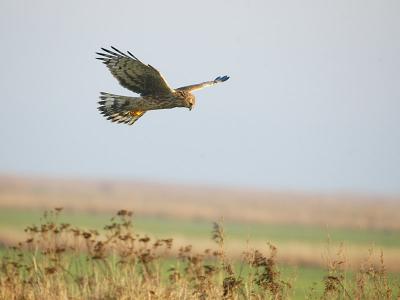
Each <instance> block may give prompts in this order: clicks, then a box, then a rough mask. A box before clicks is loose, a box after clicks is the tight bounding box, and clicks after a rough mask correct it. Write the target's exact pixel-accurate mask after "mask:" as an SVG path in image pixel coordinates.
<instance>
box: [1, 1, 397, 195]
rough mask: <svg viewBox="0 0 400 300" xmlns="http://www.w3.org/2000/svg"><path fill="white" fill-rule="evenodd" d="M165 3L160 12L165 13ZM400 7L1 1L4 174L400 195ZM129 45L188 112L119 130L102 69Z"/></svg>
mask: <svg viewBox="0 0 400 300" xmlns="http://www.w3.org/2000/svg"><path fill="white" fill-rule="evenodd" d="M155 5H156V6H157V7H155ZM399 13H400V2H397V1H379V2H378V1H361V0H355V1H345V0H340V1H334V2H329V3H328V2H320V1H316V0H314V1H302V2H297V1H208V0H207V1H202V2H201V5H199V3H197V4H195V3H189V2H185V1H168V2H159V3H157V4H154V3H147V2H146V3H142V2H136V1H116V2H113V3H112V4H111V3H110V2H108V1H96V3H93V4H91V3H89V2H79V1H69V2H53V1H35V2H29V1H10V0H6V1H2V2H1V3H0V16H1V18H0V24H1V28H0V37H1V41H2V47H1V48H0V53H1V54H2V59H3V62H2V68H0V78H1V80H0V88H1V90H2V97H1V100H0V101H1V103H2V104H3V108H2V110H1V112H0V116H1V118H0V137H1V138H2V145H1V147H0V174H7V173H9V174H24V175H35V174H36V175H43V176H49V177H51V176H57V177H63V176H67V177H85V178H125V179H134V180H146V181H153V182H168V183H174V182H176V183H189V184H190V183H201V184H212V185H224V186H227V185H228V186H235V185H238V186H243V187H260V188H267V189H273V190H299V191H303V190H304V191H316V192H324V193H325V192H361V193H371V194H388V195H400V156H399V153H400V130H399V128H400V89H399V80H400V56H399V53H400V40H399V38H398V37H399V36H400V20H399V18H398V16H399ZM110 45H113V46H116V47H117V48H119V49H120V50H122V51H126V50H129V51H131V52H132V53H134V54H135V55H136V56H137V57H139V58H140V59H141V60H142V61H143V62H145V63H149V64H151V65H152V66H154V67H156V68H157V69H159V70H160V71H161V73H162V74H163V75H164V76H165V77H166V79H167V81H168V82H169V83H170V85H171V86H173V87H179V86H182V85H187V84H192V83H197V82H201V81H205V80H210V79H213V78H215V77H216V76H219V75H229V76H231V78H230V80H229V81H227V82H225V83H223V84H220V85H217V86H215V87H211V88H208V89H205V90H202V91H199V92H196V93H195V94H196V98H197V100H196V106H195V107H194V109H193V110H192V111H191V112H189V111H188V110H185V109H173V110H164V111H154V112H149V113H147V114H146V115H145V116H143V117H142V118H141V119H140V120H139V121H138V122H137V123H136V124H135V125H133V126H126V125H116V124H112V123H110V122H109V121H107V120H105V119H104V118H103V117H102V116H101V115H100V114H99V113H98V111H97V109H96V106H97V104H96V102H97V101H98V96H99V92H100V91H105V92H111V93H115V94H121V95H128V96H129V95H134V94H133V93H131V92H130V91H128V90H126V89H124V88H122V87H121V86H119V84H118V82H117V81H116V80H115V79H114V78H113V77H112V76H111V74H110V73H109V71H108V70H107V69H106V68H105V66H104V65H103V64H101V63H100V62H99V61H97V60H95V52H96V51H98V50H99V49H100V47H109V46H110Z"/></svg>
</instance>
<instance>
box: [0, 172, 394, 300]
mask: <svg viewBox="0 0 400 300" xmlns="http://www.w3.org/2000/svg"><path fill="white" fill-rule="evenodd" d="M54 207H64V208H65V209H64V210H63V213H62V214H61V215H60V216H59V218H58V222H59V223H58V224H60V223H68V224H71V227H69V228H72V227H74V228H75V227H79V228H80V233H79V239H80V240H81V241H80V243H79V245H74V246H73V247H72V248H71V249H75V250H73V251H75V252H73V251H72V252H73V253H75V254H74V255H72V254H73V253H72V254H71V251H69V250H68V251H66V250H62V251H61V253H60V256H57V255H58V254H56V253H57V251H58V250H57V249H59V248H57V247H58V246H57V247H56V246H55V245H56V244H57V243H58V242H57V243H55V242H53V244H52V243H50V245H52V246H51V247H53V248H52V249H53V250H51V251H50V252H49V253H50V254H51V255H50V256H46V255H44V256H42V255H41V254H40V251H36V252H34V253H33V254H32V252H29V251H27V249H29V247H30V248H31V249H33V248H32V245H33V244H29V245H28V244H26V243H25V248H24V249H23V250H22V251H23V252H22V254H21V255H22V256H23V257H24V259H25V260H26V261H25V262H24V263H23V264H20V263H19V262H18V259H19V256H18V252H15V251H14V250H12V251H11V252H9V251H8V250H6V249H7V247H6V245H16V244H17V243H18V242H20V241H29V240H30V237H32V236H34V235H36V237H35V241H36V240H38V241H40V240H41V239H42V242H37V243H38V244H37V245H36V246H38V248H37V249H39V250H40V249H45V248H46V247H48V246H46V245H47V244H46V243H47V242H48V241H49V239H48V237H46V234H43V233H41V232H40V230H39V233H32V232H30V233H29V232H28V233H26V232H24V229H25V228H26V227H27V226H32V225H34V224H36V225H37V224H40V223H41V222H43V221H44V219H43V212H44V211H45V210H46V209H47V210H48V209H50V210H51V209H53V208H54ZM121 208H124V209H132V210H133V211H134V214H133V227H132V228H131V230H132V232H134V233H135V234H138V235H139V236H141V237H142V238H143V237H144V240H146V239H147V237H149V238H150V239H151V241H153V242H154V241H156V240H157V239H161V240H162V239H168V238H171V239H172V241H173V247H171V249H169V250H168V254H167V255H165V254H163V255H158V254H157V255H154V257H153V256H152V255H150V256H149V257H151V260H150V261H149V263H150V264H149V265H146V264H147V262H146V261H147V257H148V256H147V254H146V253H147V252H146V253H144V252H140V251H144V250H146V249H147V250H146V251H153V250H151V249H153V248H152V247H150V248H151V249H150V248H149V245H150V244H148V245H147V246H145V245H144V244H143V245H142V246H143V247H142V246H141V247H142V248H140V247H139V248H140V249H142V250H140V251H139V252H135V251H136V250H135V251H133V250H132V249H130V248H126V246H127V245H125V246H124V245H122V244H121V245H122V246H121V247H120V248H119V249H117V248H114V247H111V246H110V245H107V247H110V248H109V250H107V251H110V253H108V252H107V251H106V252H107V255H105V256H104V257H101V258H100V260H99V258H93V257H96V255H92V256H87V257H86V259H82V258H79V257H82V255H83V254H82V253H87V252H88V251H89V252H90V251H92V252H96V251H97V250H95V245H96V243H98V242H100V244H99V245H102V244H103V242H104V239H105V236H106V234H107V231H106V230H104V225H105V224H108V223H109V222H110V218H111V217H112V216H113V215H114V214H115V212H117V211H118V210H119V209H121ZM399 209H400V201H397V200H396V199H380V198H377V199H372V198H368V197H367V198H365V197H364V198H363V197H356V196H341V197H338V198H337V199H336V198H335V197H330V196H318V195H309V196H307V195H299V194H293V193H286V194H279V193H268V192H260V191H256V192H254V191H248V190H243V191H242V190H229V189H228V190H227V189H213V188H204V187H200V188H195V187H182V188H181V187H176V186H164V185H154V184H138V183H133V184H132V183H129V182H125V183H118V182H105V181H92V182H84V181H63V180H61V181H60V180H43V179H40V180H39V179H32V180H30V179H18V178H8V177H7V178H2V177H1V176H0V245H2V244H3V247H2V248H1V247H0V256H1V257H2V264H3V267H2V269H1V268H0V269H1V270H3V271H4V270H7V272H11V273H7V274H8V275H5V273H3V276H1V275H0V281H1V282H0V284H2V286H3V288H4V287H6V290H7V289H8V291H12V290H19V291H20V292H21V293H22V294H20V296H21V297H25V298H27V299H37V298H38V297H39V298H40V296H41V293H40V291H43V290H44V291H46V293H48V294H47V296H49V297H48V298H63V297H64V298H65V297H75V298H77V299H84V298H87V296H88V295H89V294H90V293H97V294H96V295H98V297H97V298H98V299H100V298H107V297H108V298H112V295H114V296H115V295H117V294H118V293H119V292H118V293H117V291H119V290H120V289H121V288H122V287H123V288H124V289H127V290H126V293H125V294H124V295H125V296H126V298H127V299H129V298H130V297H131V298H132V297H133V295H135V297H138V298H146V299H156V298H158V299H164V298H168V297H170V298H171V297H172V296H168V295H167V294H168V291H170V292H171V293H172V294H173V295H175V296H176V295H178V294H179V293H180V291H182V289H179V288H178V287H179V285H180V286H183V287H185V289H183V290H184V291H185V293H189V294H190V293H195V294H196V293H203V292H205V290H204V289H203V288H204V284H205V281H204V278H205V277H204V276H206V275H207V274H208V273H207V272H206V270H208V269H207V268H208V264H210V262H211V264H214V266H217V268H216V269H217V270H218V271H217V272H216V273H215V274H214V275H210V277H209V280H208V279H207V280H208V281H207V282H208V285H207V289H208V290H207V293H208V295H213V296H212V297H211V296H210V299H221V298H222V297H221V295H222V294H223V293H224V292H227V290H226V289H225V288H226V286H225V287H224V284H223V281H224V280H225V279H226V280H228V283H229V282H231V283H230V284H233V286H232V287H235V288H237V290H235V293H236V294H235V295H236V296H235V297H236V298H235V297H233V296H232V295H233V294H232V295H231V296H232V297H233V299H242V298H246V297H243V295H244V294H246V295H247V298H249V299H250V298H251V299H264V298H265V297H264V296H265V295H267V294H268V295H269V296H271V297H272V298H274V297H278V299H279V297H282V298H283V299H286V298H289V299H305V298H309V299H318V298H320V297H321V295H323V294H324V293H325V296H327V298H329V297H331V298H332V299H336V298H337V297H336V298H335V295H336V296H338V297H339V296H340V297H339V298H343V299H345V298H357V295H359V294H360V293H365V295H367V296H365V297H364V299H377V297H378V298H379V299H380V298H387V299H389V298H390V297H392V298H395V296H396V295H397V294H398V291H399V285H400V255H399V253H400V221H399V219H398V213H397V211H399ZM221 217H223V220H221ZM213 221H221V224H222V226H223V229H224V250H223V252H224V255H223V257H221V256H218V257H211V258H210V257H209V256H210V255H208V254H207V255H205V257H208V258H204V259H203V258H201V259H200V260H199V256H198V255H199V253H200V254H201V253H203V254H202V255H203V256H204V250H205V249H211V250H210V251H211V252H212V253H214V252H218V251H220V250H221V249H220V248H219V245H218V243H216V242H215V240H213V239H212V232H213ZM91 229H94V230H97V231H99V233H100V235H99V236H96V237H94V236H92V237H91V238H87V239H86V238H85V237H84V236H83V233H84V232H86V233H90V232H91V231H89V230H91ZM68 230H70V229H68ZM51 234H52V233H51ZM38 235H39V236H38ZM64 235H65V236H68V235H69V239H67V240H66V241H65V243H66V244H65V245H69V244H68V243H71V241H74V240H75V238H74V237H73V234H72V231H69V232H68V233H65V234H64ZM64 235H63V238H64ZM91 235H92V234H91ZM124 238H125V237H124V236H120V239H121V240H123V239H124ZM58 239H59V238H57V240H58ZM91 239H93V241H91V242H88V241H89V240H91ZM113 239H115V240H116V241H115V243H116V244H118V245H119V244H120V243H121V240H119V239H118V238H116V237H114V238H113ZM50 240H51V239H50ZM45 241H46V242H45ZM268 243H271V244H273V245H274V246H276V247H277V253H276V254H274V255H273V257H271V256H270V255H271V248H270V246H268ZM39 244H40V245H39ZM139 244H140V243H139ZM145 244H146V243H145ZM187 245H190V246H191V248H190V249H191V250H190V255H188V254H185V255H186V256H185V255H183V258H182V257H180V255H181V254H182V253H181V250H180V249H184V248H185V247H186V246H187ZM70 246H71V245H69V246H68V247H70ZM49 247H50V246H49ZM51 247H50V248H49V249H51ZM54 247H55V248H54ZM68 247H67V246H65V247H64V248H66V249H67V248H68ZM146 247H147V248H146ZM68 249H70V248H68ZM85 249H86V250H85ZM255 249H257V250H258V251H259V252H258V253H259V254H260V255H261V254H262V255H261V256H260V257H258V262H255V261H256V260H257V259H256V260H254V259H255V257H256V256H257V255H258V254H257V255H256V252H255V251H256V250H255ZM122 250H123V251H122ZM76 251H78V252H76ZM81 251H83V252H81ZM85 251H86V252H85ZM119 251H120V254H121V253H122V254H124V253H130V254H129V255H130V257H132V258H135V260H134V262H133V261H132V262H130V263H129V264H128V265H127V266H126V267H124V268H122V269H123V270H124V271H123V272H125V273H121V272H120V271H119V269H120V266H119V265H116V264H115V263H116V256H113V255H114V254H115V252H119ZM121 251H122V252H121ZM124 251H125V252H124ZM132 251H133V252H132ZM381 251H382V252H383V261H381V256H380V253H381ZM244 252H245V253H247V254H249V253H252V255H253V257H252V258H251V259H249V257H248V256H247V258H246V259H244V254H243V253H244ZM111 253H114V254H113V255H109V254H111ZM143 255H144V256H143ZM200 256H201V255H200ZM211 256H212V255H211ZM5 257H14V261H9V260H7V259H6V258H5ZM122 257H123V255H122ZM201 257H202V256H201ZM252 259H253V261H252ZM198 260H199V261H198ZM196 261H198V262H197V263H195V262H196ZM243 261H246V262H245V263H243ZM260 261H261V262H262V263H261V264H260ZM55 262H57V263H56V264H55ZM4 264H6V265H7V264H8V265H7V267H6V268H5V267H4ZM257 264H259V265H257ZM270 264H272V265H270ZM73 265H75V266H76V265H81V266H80V270H81V271H82V270H83V271H84V276H83V277H82V278H81V277H80V275H79V276H78V275H77V273H76V272H75V271H74V269H73V268H72V269H70V267H71V266H73ZM177 265H180V266H181V269H180V275H181V276H182V278H181V279H180V281H179V285H178V286H177V285H173V284H172V285H171V282H170V280H169V277H170V275H171V267H173V268H176V266H177ZM15 266H19V268H17V267H15ZM21 266H22V267H21ZM182 266H186V269H187V270H189V269H190V268H191V269H192V271H193V270H197V271H196V272H195V273H191V274H189V273H187V270H185V269H182ZM222 266H224V267H222ZM227 266H230V267H232V270H233V271H232V272H233V273H232V274H233V275H232V274H231V273H230V271H229V268H230V267H229V268H228V267H227ZM383 266H384V267H383ZM188 267H190V268H188ZM143 268H144V269H143ZM146 268H150V269H151V270H152V271H151V274H152V275H151V276H152V277H151V280H150V279H149V278H147V277H146V278H145V277H143V276H144V274H145V273H146V272H144V270H145V269H146ZM53 269H54V270H57V275H54V276H53V275H52V273H51V272H53ZM150 269H149V270H150ZM32 270H33V271H32ZM13 272H14V273H13ZM49 272H50V273H51V274H50V273H49ZM10 274H14V275H16V277H15V276H14V277H13V276H11V277H12V279H10V278H9V279H7V278H8V277H7V276H9V275H10ZM46 274H47V275H49V276H46ZM128 274H129V275H128ZM268 274H269V275H268ZM271 274H272V275H271ZM17 275H18V276H17ZM27 275H29V276H30V277H29V278H30V279H29V280H27V279H26V278H25V276H27ZM50 275H52V276H50ZM127 276H128V277H127ZM146 276H147V275H146ZM207 276H209V275H207ZM207 276H206V277H207ZM260 276H261V277H260ZM262 276H264V277H263V278H262ZM271 276H272V277H271ZM131 277H133V278H135V280H136V279H137V281H134V284H133V285H134V286H135V288H136V289H135V290H133V289H132V288H133V287H131V286H127V279H128V278H131ZM16 278H20V279H23V278H25V279H24V280H23V281H19V280H18V279H16ZM66 278H70V279H68V280H67V279H66ZM71 278H72V279H73V282H72V283H71V282H70V281H71ZM162 278H163V279H162ZM207 278H208V277H207ZM232 278H234V279H235V280H237V279H238V278H242V279H241V280H242V281H241V282H239V281H235V280H233V279H232ZM257 278H258V281H257ZM81 279H82V280H83V281H82V282H83V283H82V284H83V285H82V286H79V285H77V282H79V284H81ZM7 280H11V281H12V282H13V284H14V286H12V287H11V286H8V285H7V282H8V281H7ZM92 280H94V281H95V284H94V283H93V282H92ZM149 280H150V281H149ZM154 280H156V281H154ZM157 280H161V281H157ZM229 280H231V281H229ZM232 280H233V281H232ZM271 280H272V281H271ZM26 282H28V283H29V282H30V284H32V283H34V285H33V286H29V287H27V286H26ZM150 282H152V283H150ZM155 282H158V283H157V284H158V285H159V286H160V289H158V290H157V291H156V294H157V295H155V294H152V293H153V290H152V289H153V288H154V284H155ZM286 283H290V284H291V287H290V288H289V287H288V286H287V285H286ZM152 284H153V285H152ZM53 285H55V286H56V287H57V288H54V289H53V288H51V287H52V286H53ZM363 285H364V286H363ZM105 286H107V287H110V288H111V289H108V290H107V289H105ZM228 286H229V284H228ZM26 289H27V290H26ZM137 289H142V290H143V291H144V292H143V293H144V294H143V293H142V294H140V295H139V294H135V293H136V290H137ZM224 289H225V290H224ZM329 289H332V290H329ZM24 291H30V292H31V293H32V294H29V295H27V294H25V295H24V294H23V292H24ZM362 291H363V292H362ZM232 292H233V291H232ZM116 293H117V294H116ZM146 293H147V294H146ZM229 293H230V292H229ZM243 293H244V294H243ZM252 293H254V295H258V296H257V297H258V298H257V297H253V296H251V295H252ZM257 293H258V294H257ZM346 293H349V294H351V297H349V295H346ZM357 293H358V294H357ZM172 294H171V295H172ZM189 294H185V295H186V297H181V298H182V299H191V298H195V299H199V297H198V296H199V295H198V294H196V295H197V296H196V297H194V296H193V297H192V296H189ZM1 295H2V296H1ZM10 295H11V294H0V299H8V298H9V297H8V296H10ZM32 295H33V296H32ZM35 295H36V296H35ZM190 295H191V294H190ZM193 295H194V294H193ZM260 295H264V296H260ZM388 295H389V296H390V297H389V296H388ZM156 296H157V297H156ZM2 297H3V298H2ZM213 297H214V298H213ZM114 298H115V297H114ZM117 298H118V297H117ZM122 298H123V297H122ZM178 298H179V297H178ZM266 298H268V297H266ZM171 299H174V297H172V298H171ZM227 299H228V298H227Z"/></svg>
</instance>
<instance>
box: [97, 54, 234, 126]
mask: <svg viewBox="0 0 400 300" xmlns="http://www.w3.org/2000/svg"><path fill="white" fill-rule="evenodd" d="M111 48H112V50H108V49H105V48H101V49H102V50H103V51H104V52H96V54H98V55H99V56H100V57H97V59H99V60H101V61H102V62H103V63H104V64H105V65H106V66H107V67H108V69H109V70H110V72H111V74H112V75H113V76H114V77H115V78H116V79H117V80H118V81H119V83H120V84H121V85H122V86H123V87H125V88H127V89H128V90H130V91H132V92H134V93H137V94H139V95H140V97H128V96H119V95H113V94H109V93H104V92H101V93H100V94H101V95H100V99H101V101H99V104H100V106H99V107H98V109H99V111H100V112H101V114H103V115H104V116H105V117H106V118H107V119H108V120H110V121H112V122H117V123H125V124H128V125H132V124H133V123H135V122H136V121H137V120H138V119H139V118H140V117H141V116H143V115H144V113H145V112H146V111H149V110H155V109H167V108H174V107H187V108H189V110H191V109H192V108H193V106H194V104H195V97H194V95H193V94H192V93H191V92H193V91H195V90H199V89H202V88H204V87H207V86H211V85H214V84H217V83H220V82H224V81H226V80H228V79H229V77H228V76H219V77H217V78H215V79H214V80H211V81H205V82H202V83H199V84H193V85H188V86H183V87H180V88H177V89H173V88H171V87H170V86H169V85H168V83H167V82H166V80H165V79H164V77H163V76H162V75H161V73H160V72H159V71H158V70H157V69H156V68H154V67H152V66H151V65H146V64H144V63H142V62H141V61H140V60H139V59H138V58H137V57H136V56H134V55H133V54H132V53H131V52H129V51H127V54H125V53H123V52H121V51H119V50H118V49H116V48H114V47H111Z"/></svg>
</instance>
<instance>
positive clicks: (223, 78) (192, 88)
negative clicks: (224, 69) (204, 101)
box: [176, 75, 229, 92]
mask: <svg viewBox="0 0 400 300" xmlns="http://www.w3.org/2000/svg"><path fill="white" fill-rule="evenodd" d="M228 79H229V76H226V75H225V76H218V77H217V78H215V79H214V80H211V81H205V82H202V83H199V84H193V85H187V86H182V87H180V88H178V89H176V90H177V91H186V92H193V91H196V90H200V89H203V88H205V87H207V86H212V85H214V84H217V83H220V82H224V81H227V80H228Z"/></svg>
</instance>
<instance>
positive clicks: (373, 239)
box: [0, 208, 400, 248]
mask: <svg viewBox="0 0 400 300" xmlns="http://www.w3.org/2000/svg"><path fill="white" fill-rule="evenodd" d="M42 215H43V211H42V210H29V211H24V210H20V209H10V208H8V209H7V208H4V209H2V210H1V211H0V231H1V230H3V231H4V230H5V231H7V230H18V231H21V230H22V229H24V228H25V227H26V226H28V225H32V224H37V223H38V222H39V221H40V219H41V217H42ZM110 217H111V214H110V213H87V212H68V211H67V212H64V213H63V215H62V216H61V217H60V221H62V222H67V223H71V224H76V225H77V226H80V227H86V228H91V229H102V227H103V226H104V224H105V223H106V222H108V221H109V219H110ZM216 221H218V220H216ZM211 225H212V222H210V221H204V220H194V221H190V220H186V219H176V218H168V217H151V216H145V217H143V216H135V227H136V229H137V230H138V231H139V232H145V233H148V234H151V235H153V236H156V237H165V236H183V237H196V238H208V237H209V236H210V228H211ZM224 228H225V231H226V233H227V235H228V236H229V238H231V239H238V240H242V241H245V240H247V239H249V240H264V241H270V242H272V243H280V242H293V241H295V242H297V241H301V242H304V243H311V244H312V243H324V242H326V241H327V239H328V237H329V239H330V240H331V241H332V242H336V243H338V242H345V243H349V244H356V245H363V246H366V247H370V246H373V245H374V246H376V247H383V248H388V247H389V248H400V231H397V230H378V229H375V230H374V229H373V230H366V229H354V228H350V229H346V228H323V227H318V226H309V225H290V224H260V223H243V222H241V223H240V222H232V221H226V222H224Z"/></svg>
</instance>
